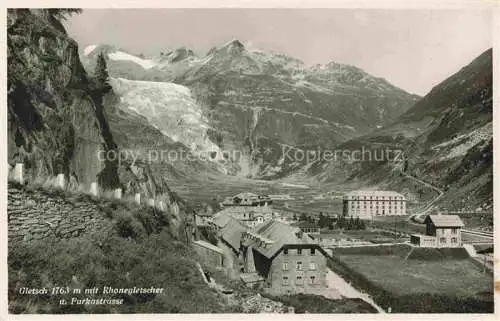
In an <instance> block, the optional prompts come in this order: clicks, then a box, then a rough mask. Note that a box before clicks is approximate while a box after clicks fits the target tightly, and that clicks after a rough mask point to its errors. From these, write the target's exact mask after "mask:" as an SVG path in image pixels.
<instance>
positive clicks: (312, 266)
mask: <svg viewBox="0 0 500 321" xmlns="http://www.w3.org/2000/svg"><path fill="white" fill-rule="evenodd" d="M309 270H316V263H315V262H310V263H309Z"/></svg>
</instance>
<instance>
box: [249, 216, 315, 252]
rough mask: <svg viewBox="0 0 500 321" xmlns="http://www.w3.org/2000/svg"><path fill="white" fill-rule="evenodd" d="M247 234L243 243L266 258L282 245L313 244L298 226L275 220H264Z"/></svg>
mask: <svg viewBox="0 0 500 321" xmlns="http://www.w3.org/2000/svg"><path fill="white" fill-rule="evenodd" d="M248 234H249V236H250V237H249V238H246V239H245V240H244V241H243V245H245V246H252V247H253V248H254V249H255V250H257V251H258V252H259V253H261V254H262V255H264V256H265V257H267V258H271V257H272V256H274V254H276V253H277V252H278V251H279V250H280V249H281V248H282V247H283V246H284V245H296V244H315V242H314V240H313V239H311V238H310V237H309V235H307V234H305V233H303V232H302V231H301V230H300V228H298V227H293V226H290V225H288V224H285V223H282V222H279V221H276V220H270V221H268V222H264V223H262V224H260V225H258V226H256V227H255V228H253V229H252V230H250V231H249V233H248ZM299 235H302V236H301V237H299Z"/></svg>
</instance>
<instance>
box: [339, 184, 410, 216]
mask: <svg viewBox="0 0 500 321" xmlns="http://www.w3.org/2000/svg"><path fill="white" fill-rule="evenodd" d="M342 203H343V210H342V212H343V215H344V216H346V217H354V218H356V217H359V218H361V219H370V218H372V217H373V216H391V215H406V198H405V196H404V195H402V194H399V193H396V192H393V191H376V190H373V191H369V190H367V191H364V190H358V191H352V192H349V193H347V194H345V195H344V197H343V199H342Z"/></svg>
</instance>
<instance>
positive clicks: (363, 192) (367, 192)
mask: <svg viewBox="0 0 500 321" xmlns="http://www.w3.org/2000/svg"><path fill="white" fill-rule="evenodd" d="M345 196H403V197H404V195H403V194H400V193H398V192H394V191H380V190H356V191H350V192H348V193H345Z"/></svg>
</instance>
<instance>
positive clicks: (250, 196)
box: [221, 192, 273, 207]
mask: <svg viewBox="0 0 500 321" xmlns="http://www.w3.org/2000/svg"><path fill="white" fill-rule="evenodd" d="M272 202H273V201H272V199H271V198H270V197H269V196H267V195H257V194H254V193H248V192H245V193H240V194H237V195H235V196H232V197H227V198H226V199H224V201H222V202H221V205H222V206H223V207H227V206H268V205H271V204H272Z"/></svg>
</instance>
